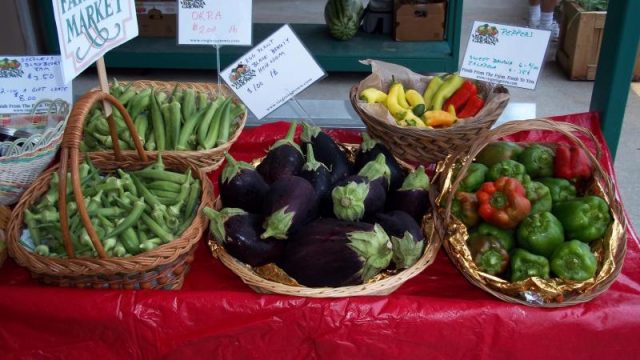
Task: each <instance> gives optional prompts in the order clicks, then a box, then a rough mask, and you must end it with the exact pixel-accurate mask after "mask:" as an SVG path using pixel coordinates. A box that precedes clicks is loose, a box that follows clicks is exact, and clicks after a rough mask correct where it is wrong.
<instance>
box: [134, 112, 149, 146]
mask: <svg viewBox="0 0 640 360" xmlns="http://www.w3.org/2000/svg"><path fill="white" fill-rule="evenodd" d="M135 126H136V132H137V133H138V138H140V142H141V143H142V145H144V144H145V142H146V139H145V135H146V133H147V128H149V116H147V114H140V115H138V117H136V121H135Z"/></svg>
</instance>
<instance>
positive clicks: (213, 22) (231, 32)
mask: <svg viewBox="0 0 640 360" xmlns="http://www.w3.org/2000/svg"><path fill="white" fill-rule="evenodd" d="M251 5H252V1H251V0H233V1H229V0H178V44H185V45H251V25H252V22H251V11H252V9H251Z"/></svg>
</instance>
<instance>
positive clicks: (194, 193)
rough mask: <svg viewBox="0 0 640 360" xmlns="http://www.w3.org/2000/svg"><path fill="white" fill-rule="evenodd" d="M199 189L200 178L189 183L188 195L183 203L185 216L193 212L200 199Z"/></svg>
mask: <svg viewBox="0 0 640 360" xmlns="http://www.w3.org/2000/svg"><path fill="white" fill-rule="evenodd" d="M200 191H201V188H200V180H196V181H194V182H193V183H191V189H189V196H187V202H186V204H185V216H187V217H189V216H191V215H193V214H195V212H196V210H197V208H198V204H199V200H200Z"/></svg>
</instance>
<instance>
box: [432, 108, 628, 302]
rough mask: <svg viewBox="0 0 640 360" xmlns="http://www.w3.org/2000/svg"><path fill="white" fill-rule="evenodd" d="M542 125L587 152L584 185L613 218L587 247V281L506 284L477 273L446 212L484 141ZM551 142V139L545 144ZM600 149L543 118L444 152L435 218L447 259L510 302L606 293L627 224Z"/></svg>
mask: <svg viewBox="0 0 640 360" xmlns="http://www.w3.org/2000/svg"><path fill="white" fill-rule="evenodd" d="M530 130H542V131H554V132H559V133H561V134H562V135H564V136H565V137H566V138H567V139H569V141H571V142H572V143H574V144H576V145H577V146H579V147H580V148H581V149H582V150H584V151H585V153H586V154H587V156H588V158H589V160H590V162H591V164H592V166H593V169H594V172H593V180H592V181H591V182H590V184H589V188H588V190H589V191H590V192H593V193H595V194H598V195H600V196H601V197H602V198H603V199H604V200H605V201H606V202H607V204H608V205H609V208H610V212H611V215H612V218H613V221H612V223H611V224H610V225H609V228H608V230H607V232H606V233H605V236H604V237H603V238H602V239H598V240H595V241H593V242H592V243H591V244H590V245H591V249H592V251H593V252H595V253H596V255H597V256H596V257H597V258H598V260H599V264H598V268H597V270H596V274H595V277H594V278H592V279H589V280H587V281H581V282H576V281H565V280H562V279H559V278H552V279H541V278H537V277H534V278H529V279H526V280H524V281H521V282H517V283H510V282H508V281H506V280H503V279H501V278H499V277H497V276H492V275H489V274H486V273H483V272H481V271H480V270H479V269H478V268H477V266H476V265H475V264H474V262H473V260H472V258H471V254H470V252H469V250H468V249H467V246H466V239H467V235H468V233H467V228H466V227H465V226H464V224H462V222H460V221H459V220H458V219H456V218H455V217H454V216H453V215H451V212H450V210H451V203H452V200H453V195H454V194H455V192H456V191H457V189H458V186H459V184H460V182H461V181H462V179H463V178H464V175H465V173H466V171H467V169H468V168H469V166H470V165H471V162H472V160H473V159H474V158H475V157H476V155H478V153H479V152H480V151H481V150H482V149H483V148H484V147H485V146H486V145H487V144H489V143H491V142H494V141H497V140H498V139H500V138H502V137H505V136H509V135H512V134H515V133H518V132H521V131H530ZM577 134H580V135H583V136H584V137H586V138H588V139H589V140H590V141H591V142H593V144H594V146H595V154H593V153H591V152H590V151H589V149H588V147H587V146H586V145H585V143H584V142H583V141H582V140H581V139H580V138H579V137H578V136H577ZM547 145H548V146H550V147H553V146H554V144H547ZM600 154H601V149H600V146H599V143H598V142H597V141H596V139H595V137H594V136H593V134H592V133H591V132H590V131H589V130H587V129H585V128H583V127H580V126H576V125H573V124H569V123H560V122H555V121H551V120H546V119H535V120H525V121H513V122H509V123H506V124H503V125H501V126H499V127H497V128H495V129H493V130H491V131H490V132H488V133H487V134H486V135H485V136H483V137H481V138H478V139H476V141H474V143H473V144H471V146H470V149H469V151H468V152H467V153H464V154H458V155H457V156H451V157H449V158H448V159H447V160H446V161H445V162H443V163H441V164H440V165H441V168H440V169H439V170H440V171H441V172H440V173H439V175H438V176H439V177H440V175H442V177H440V178H439V181H440V182H441V185H440V188H441V190H442V192H441V195H440V197H439V198H438V199H436V203H438V204H442V205H443V207H444V210H443V211H440V212H439V215H438V221H442V222H443V226H441V227H440V228H441V229H445V230H446V231H445V233H443V234H442V236H443V237H444V238H445V239H444V243H443V246H444V248H445V250H446V252H447V254H448V255H449V258H450V259H451V261H452V262H453V263H454V264H455V266H456V267H457V268H458V270H460V272H461V273H462V274H463V275H464V277H465V278H466V279H467V280H468V281H469V282H471V283H472V284H473V285H475V286H478V287H479V288H481V289H483V290H485V291H487V292H488V293H490V294H491V295H493V296H495V297H497V298H499V299H501V300H504V301H507V302H511V303H517V304H522V305H528V306H537V307H562V306H570V305H575V304H579V303H583V302H587V301H590V300H591V299H593V298H595V297H597V296H598V295H600V294H602V293H603V292H605V291H606V290H607V289H608V288H609V286H611V284H612V283H613V282H614V281H615V279H616V277H617V276H618V274H619V273H620V270H621V269H622V264H623V260H624V256H625V253H626V223H625V217H624V210H623V208H622V204H621V203H620V201H619V200H618V198H617V197H616V192H615V186H614V185H613V180H612V179H611V177H610V176H609V175H608V174H607V173H606V172H605V170H604V169H603V167H602V165H601V164H600V161H599V158H600ZM456 164H459V165H460V170H459V172H458V175H457V176H454V170H453V168H454V166H455V165H456Z"/></svg>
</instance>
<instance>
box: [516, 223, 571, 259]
mask: <svg viewBox="0 0 640 360" xmlns="http://www.w3.org/2000/svg"><path fill="white" fill-rule="evenodd" d="M517 238H518V246H519V247H521V248H523V249H525V250H528V251H531V252H532V253H534V254H536V255H542V256H544V257H546V258H549V257H551V255H552V254H553V252H554V251H555V250H556V248H557V247H558V246H560V244H562V243H563V242H564V230H563V228H562V224H561V223H560V220H558V219H557V218H556V217H555V216H553V214H552V213H550V212H548V211H545V212H542V213H538V214H533V215H529V216H527V217H526V218H525V219H524V220H522V222H521V223H520V225H519V226H518V233H517Z"/></svg>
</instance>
